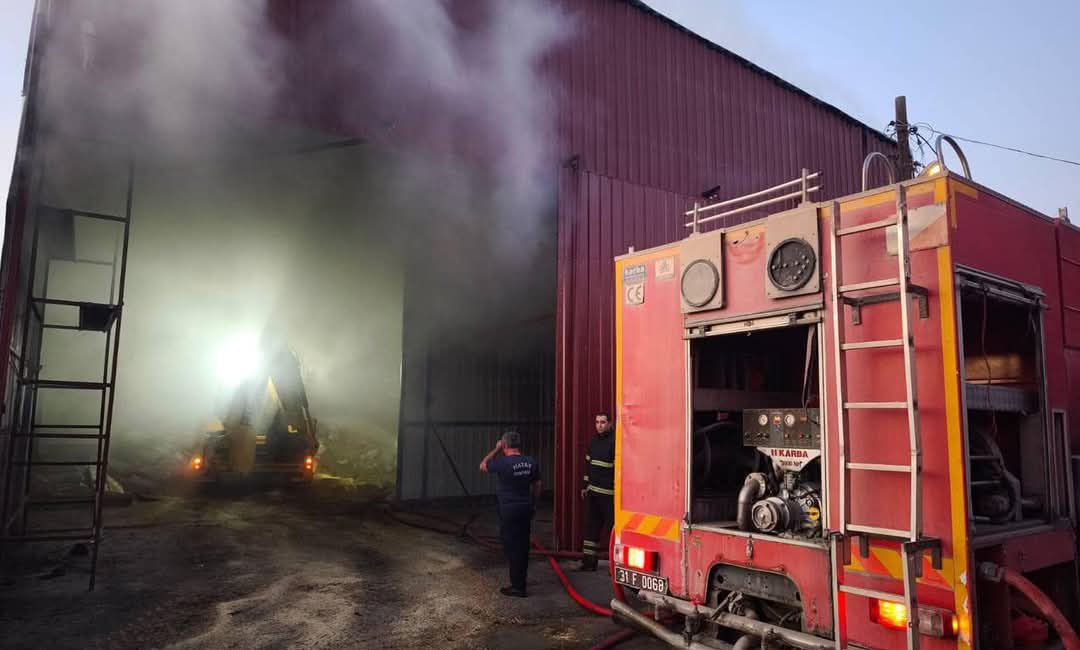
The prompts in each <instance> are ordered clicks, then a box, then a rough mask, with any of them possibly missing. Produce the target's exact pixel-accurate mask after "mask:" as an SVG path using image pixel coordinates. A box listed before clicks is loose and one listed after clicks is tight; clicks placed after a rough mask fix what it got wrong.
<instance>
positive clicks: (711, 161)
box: [550, 0, 893, 546]
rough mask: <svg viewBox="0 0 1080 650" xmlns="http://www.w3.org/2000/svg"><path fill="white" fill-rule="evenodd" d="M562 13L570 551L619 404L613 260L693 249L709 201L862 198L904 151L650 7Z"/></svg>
mask: <svg viewBox="0 0 1080 650" xmlns="http://www.w3.org/2000/svg"><path fill="white" fill-rule="evenodd" d="M559 4H561V5H562V6H563V8H564V9H565V10H566V11H567V13H568V14H569V15H571V16H572V18H573V20H574V22H575V23H576V25H577V31H576V32H575V35H574V36H573V38H572V39H571V40H570V41H569V43H568V44H567V46H566V47H564V48H563V49H561V50H560V51H559V52H558V53H557V54H556V55H555V56H553V57H552V58H551V60H550V65H551V68H552V72H553V78H554V79H555V80H556V82H557V83H559V84H561V86H562V88H563V93H562V94H561V95H560V104H561V105H560V111H559V132H560V136H561V139H562V153H563V159H564V161H568V160H570V159H574V160H575V164H574V165H571V166H568V167H566V168H564V170H563V172H562V174H561V177H560V183H559V204H558V205H559V264H558V289H557V313H558V317H557V332H556V336H557V344H556V346H557V347H556V381H557V382H558V385H557V387H556V405H555V416H556V420H555V422H556V425H555V426H556V429H555V432H556V436H557V441H556V486H555V495H556V511H557V516H556V536H557V543H559V544H560V545H562V546H570V545H572V544H576V542H577V540H579V539H580V535H581V529H580V522H581V515H582V513H581V508H582V504H581V501H580V500H579V499H578V494H577V493H578V489H579V486H580V482H581V478H580V477H581V476H582V469H583V468H582V462H583V459H584V458H583V457H584V447H585V444H586V442H587V440H588V437H589V436H590V435H592V427H591V422H592V415H593V413H595V412H596V411H597V410H602V409H603V410H606V409H610V408H612V403H613V375H614V363H613V360H612V354H613V348H614V346H613V341H612V337H613V304H612V301H613V291H614V285H613V277H612V274H613V270H612V269H613V263H612V258H613V257H614V256H615V255H617V254H620V253H625V252H626V250H627V247H629V246H634V247H635V248H637V249H638V250H640V249H644V248H648V247H651V246H656V245H658V244H662V243H666V242H670V241H673V240H675V239H679V238H681V237H682V236H684V234H685V228H683V227H682V226H681V225H680V214H681V212H682V211H683V210H685V209H687V208H688V207H689V206H690V205H691V204H692V202H693V198H691V197H694V196H696V195H699V194H700V193H701V192H703V191H705V190H707V189H710V188H713V187H717V186H719V187H720V195H721V196H722V197H731V196H738V195H741V194H746V193H750V192H753V191H756V190H758V189H762V188H763V187H768V186H771V185H774V184H777V183H779V182H782V181H786V180H790V179H791V178H794V177H796V176H798V175H799V171H800V169H801V168H802V167H806V168H809V169H811V170H812V171H822V172H824V178H823V181H822V187H823V192H822V194H821V195H820V196H821V198H828V197H835V196H841V195H844V194H850V193H853V192H857V191H859V189H860V187H859V183H860V176H859V175H860V171H861V165H862V160H863V158H864V157H865V156H866V154H867V153H869V152H870V151H889V150H891V149H893V147H892V146H891V145H890V143H889V142H888V141H887V140H886V139H884V138H883V137H882V136H881V135H880V134H878V133H876V132H873V131H872V130H870V129H868V128H867V127H865V126H864V125H862V124H859V123H857V122H856V121H854V120H853V119H851V118H849V117H846V116H844V115H842V114H841V113H839V112H838V111H836V110H835V109H832V108H830V107H828V106H826V105H824V104H823V103H822V102H820V101H818V100H815V99H813V98H811V97H809V96H807V95H806V94H805V93H802V92H800V91H798V90H796V89H793V88H791V87H790V86H787V85H786V84H784V83H783V82H781V81H779V80H777V79H776V78H775V77H771V76H769V75H768V74H767V73H764V72H763V71H760V70H757V69H754V68H753V67H752V66H750V65H749V64H747V63H746V62H744V61H742V60H740V59H738V58H737V57H735V56H732V55H731V54H729V53H725V52H724V51H722V50H720V49H719V48H717V47H715V46H713V45H711V44H709V43H707V42H705V41H704V40H702V39H700V38H697V37H695V36H693V35H691V34H689V33H687V32H686V31H685V30H683V29H681V28H679V27H678V26H676V25H674V24H672V23H670V22H668V21H666V20H664V19H662V18H660V17H658V16H657V15H656V14H654V13H652V12H651V11H649V10H647V9H644V8H642V7H641V6H640V5H639V3H636V2H626V1H619V0H560V2H559ZM876 180H879V181H880V180H882V179H876ZM755 216H760V215H755Z"/></svg>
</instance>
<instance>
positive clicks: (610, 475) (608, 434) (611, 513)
mask: <svg viewBox="0 0 1080 650" xmlns="http://www.w3.org/2000/svg"><path fill="white" fill-rule="evenodd" d="M595 424H596V435H595V436H594V437H593V439H592V440H590V441H589V452H588V453H587V454H586V455H585V466H586V467H585V472H586V474H585V488H584V489H582V490H581V498H582V499H585V542H584V544H583V548H582V553H583V554H584V556H585V557H584V558H582V560H581V565H580V566H579V567H578V570H579V571H596V554H597V553H599V552H600V551H601V550H602V549H605V548H607V537H606V536H605V533H606V532H607V531H608V530H609V529H610V528H611V524H612V523H613V520H614V518H615V434H614V432H613V430H612V426H611V416H610V415H609V414H607V413H604V412H601V413H597V414H596V417H595Z"/></svg>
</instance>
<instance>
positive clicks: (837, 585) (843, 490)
mask: <svg viewBox="0 0 1080 650" xmlns="http://www.w3.org/2000/svg"><path fill="white" fill-rule="evenodd" d="M895 187H896V190H895V191H896V215H895V216H892V217H888V218H886V219H882V220H879V221H873V222H869V223H864V224H859V225H853V226H847V227H843V226H842V225H841V219H840V203H839V202H837V201H834V202H833V204H832V216H831V224H832V227H831V241H832V249H831V255H830V257H831V273H830V283H829V295H830V298H831V303H832V318H833V350H834V359H833V362H834V367H835V377H834V379H835V390H836V401H837V409H836V410H837V413H836V416H837V420H836V421H837V426H838V433H839V438H840V445H839V446H840V453H839V463H840V474H841V478H840V529H839V531H837V534H835V535H834V536H833V541H832V565H833V569H832V587H833V594H834V601H835V606H834V618H835V620H834V623H835V638H836V647H837V648H838V649H842V648H846V647H847V633H846V629H847V623H846V621H845V620H843V618H844V615H842V614H841V613H840V612H841V610H843V611H846V608H842V607H840V600H841V599H842V598H844V597H846V594H851V595H855V596H862V597H866V598H876V599H879V600H883V601H889V602H895V603H900V604H902V605H904V606H905V607H906V608H907V612H908V624H907V647H908V648H909V650H917V649H918V647H919V617H918V614H917V612H918V597H917V594H916V588H917V582H916V581H917V579H918V578H919V576H920V574H921V572H922V560H923V556H924V553H927V552H929V553H930V554H931V562H932V564H933V566H934V567H935V568H940V567H941V542H940V540H938V539H934V538H928V537H924V536H923V528H922V526H923V503H922V433H921V430H920V423H919V398H918V377H917V374H916V363H915V338H914V335H913V333H912V326H911V325H912V318H913V314H912V311H913V308H912V299H916V300H918V315H919V317H921V318H927V317H928V314H927V290H926V289H925V288H924V287H920V286H917V285H914V284H912V282H911V249H910V245H911V242H910V232H909V223H908V209H907V193H906V188H905V187H904V186H903V185H902V184H897V185H896V186H895ZM894 226H895V228H896V238H897V254H896V257H897V271H898V273H897V277H896V278H888V279H874V280H861V281H859V282H849V283H845V282H844V280H843V279H842V278H841V269H842V268H843V264H842V263H841V256H842V250H843V243H842V240H843V239H844V238H846V237H849V236H851V235H856V234H860V233H867V232H871V231H875V230H886V231H887V229H888V228H890V227H894ZM888 302H898V303H899V307H900V309H899V311H900V314H899V317H900V333H901V336H900V338H898V339H881V340H870V341H860V342H851V343H849V342H846V341H845V340H844V335H843V331H844V325H845V324H844V321H843V320H842V316H843V314H844V310H843V307H842V305H848V306H850V307H851V311H852V324H853V325H859V324H860V323H861V322H862V308H863V307H865V306H867V305H873V304H880V303H888ZM881 349H890V350H897V351H901V352H902V353H903V355H904V385H905V399H904V400H903V401H866V402H853V401H849V400H848V397H847V373H846V363H847V357H848V355H849V354H862V353H864V351H865V350H881ZM868 409H877V410H899V411H904V412H906V414H907V429H908V441H909V462H908V463H907V464H885V463H869V462H858V463H856V462H850V461H849V460H848V448H849V439H850V438H849V435H850V432H849V430H848V420H849V418H848V413H849V412H851V411H856V410H868ZM853 472H863V473H865V472H872V473H893V474H906V475H907V476H908V478H909V491H908V503H909V509H908V512H909V518H908V526H907V528H904V529H892V528H882V527H879V526H873V525H868V524H865V523H859V522H855V521H852V517H851V512H850V501H851V499H850V494H849V489H850V477H851V475H852V473H853ZM851 537H857V538H858V541H859V548H860V554H861V555H863V556H864V557H865V556H867V555H868V554H869V546H870V541H871V540H874V539H880V540H888V541H892V542H898V543H899V544H900V548H901V557H902V559H903V579H902V582H903V584H902V589H903V595H898V594H895V593H892V592H887V591H877V590H870V589H861V588H858V587H853V586H848V585H844V584H841V580H840V576H841V567H842V566H843V564H844V562H843V558H844V557H845V556H846V552H845V551H846V549H848V548H849V546H848V544H849V542H850V538H851Z"/></svg>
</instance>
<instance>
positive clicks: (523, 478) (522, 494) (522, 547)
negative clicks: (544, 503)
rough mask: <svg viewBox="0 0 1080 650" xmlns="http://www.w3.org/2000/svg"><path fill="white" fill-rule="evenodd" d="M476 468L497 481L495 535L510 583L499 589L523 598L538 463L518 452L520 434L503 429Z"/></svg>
mask: <svg viewBox="0 0 1080 650" xmlns="http://www.w3.org/2000/svg"><path fill="white" fill-rule="evenodd" d="M500 453H501V455H500ZM480 471H481V472H488V473H491V474H494V475H495V477H496V480H497V482H496V486H495V496H496V498H497V499H498V502H499V536H500V537H501V538H502V545H503V552H504V553H506V561H507V563H509V565H510V586H509V587H503V588H502V589H500V590H499V591H500V592H502V594H503V595H504V596H516V597H518V598H525V597H526V595H527V594H526V592H525V578H526V576H527V574H528V571H529V535H530V533H531V532H532V530H531V529H532V518H533V512H534V510H535V506H536V499H537V498H538V497H539V496H540V463H538V462H536V459H534V458H532V457H531V456H526V455H525V454H522V453H521V435H519V434H518V433H517V432H516V431H507V432H506V433H504V434H503V436H502V438H501V439H500V440H499V442H498V443H496V445H495V448H494V449H492V450H491V451H490V452H489V453H488V455H487V456H484V460H482V461H480Z"/></svg>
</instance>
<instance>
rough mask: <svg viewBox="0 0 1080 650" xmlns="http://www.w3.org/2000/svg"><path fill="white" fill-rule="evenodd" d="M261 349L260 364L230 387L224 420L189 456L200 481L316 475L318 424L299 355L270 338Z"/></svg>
mask: <svg viewBox="0 0 1080 650" xmlns="http://www.w3.org/2000/svg"><path fill="white" fill-rule="evenodd" d="M257 348H258V349H257V353H256V354H257V357H258V362H257V363H251V364H250V366H251V368H250V371H249V372H245V373H244V376H243V377H239V378H237V379H236V381H233V382H230V383H229V386H228V388H227V389H226V391H225V400H224V402H225V408H224V409H223V416H222V417H221V418H220V419H218V420H215V421H214V422H211V423H210V424H209V425H208V426H207V427H206V429H205V431H204V436H203V438H202V440H201V441H200V443H199V444H198V445H197V446H196V449H195V451H194V452H193V454H192V456H191V460H190V471H191V473H192V474H193V475H194V476H195V478H197V479H198V480H203V481H218V480H221V479H224V478H239V479H243V478H253V477H255V476H274V477H280V478H284V479H288V480H293V481H300V482H310V481H311V480H312V479H313V478H314V476H315V462H316V459H315V454H316V452H318V450H319V440H318V438H317V437H316V428H317V425H318V422H317V420H316V419H315V418H313V417H311V413H310V411H309V407H308V400H307V393H306V391H305V390H304V382H303V378H302V376H301V372H300V364H299V362H298V360H297V358H296V355H295V353H293V351H292V350H291V349H289V347H288V346H287V345H284V344H282V343H280V342H278V343H270V342H268V341H267V339H263V340H262V341H260V342H259V344H258V345H257ZM256 354H251V355H248V356H249V357H255V356H256Z"/></svg>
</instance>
